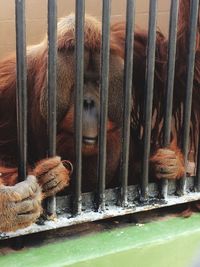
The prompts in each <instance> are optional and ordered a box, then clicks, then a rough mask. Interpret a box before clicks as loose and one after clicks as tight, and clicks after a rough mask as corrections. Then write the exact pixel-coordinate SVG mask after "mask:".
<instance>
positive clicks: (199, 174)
mask: <svg viewBox="0 0 200 267" xmlns="http://www.w3.org/2000/svg"><path fill="white" fill-rule="evenodd" d="M199 129H200V126H199ZM196 176H197V184H196V189H197V191H198V192H199V191H200V138H199V144H198V158H197V174H196Z"/></svg>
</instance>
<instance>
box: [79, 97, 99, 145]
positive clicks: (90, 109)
mask: <svg viewBox="0 0 200 267" xmlns="http://www.w3.org/2000/svg"><path fill="white" fill-rule="evenodd" d="M98 113H99V112H98V108H97V105H96V103H95V100H94V99H93V98H92V97H91V96H85V97H84V100H83V142H84V143H87V144H95V143H96V142H97V135H98Z"/></svg>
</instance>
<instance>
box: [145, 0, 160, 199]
mask: <svg viewBox="0 0 200 267" xmlns="http://www.w3.org/2000/svg"><path fill="white" fill-rule="evenodd" d="M156 16H157V0H150V11H149V30H148V45H147V69H146V86H145V88H146V92H145V96H146V97H145V113H144V115H145V116H144V154H143V160H142V198H143V199H144V200H145V199H147V197H148V176H149V155H150V141H151V120H152V105H153V88H154V70H155V48H156Z"/></svg>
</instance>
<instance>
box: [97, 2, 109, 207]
mask: <svg viewBox="0 0 200 267" xmlns="http://www.w3.org/2000/svg"><path fill="white" fill-rule="evenodd" d="M102 9H103V11H102V46H101V77H100V103H101V107H100V135H99V158H98V179H99V188H98V204H99V209H100V210H104V209H105V178H106V140H107V138H106V132H107V131H106V128H107V116H108V86H109V81H108V75H109V56H110V10H111V2H110V0H103V8H102Z"/></svg>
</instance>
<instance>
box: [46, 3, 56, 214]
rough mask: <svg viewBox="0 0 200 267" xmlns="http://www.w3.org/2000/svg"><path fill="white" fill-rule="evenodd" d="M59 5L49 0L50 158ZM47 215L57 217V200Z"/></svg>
mask: <svg viewBox="0 0 200 267" xmlns="http://www.w3.org/2000/svg"><path fill="white" fill-rule="evenodd" d="M56 40H57V4H56V0H48V123H47V125H48V145H49V146H48V149H49V150H48V156H49V157H53V156H55V155H56V60H57V46H56ZM47 213H48V214H53V215H55V213H56V198H55V197H50V198H48V200H47Z"/></svg>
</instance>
